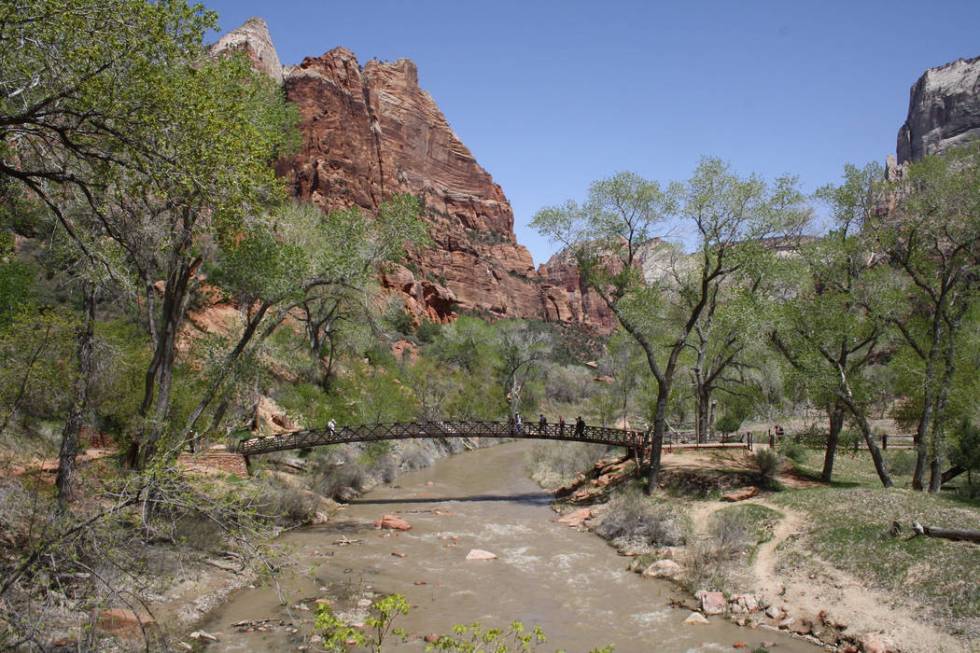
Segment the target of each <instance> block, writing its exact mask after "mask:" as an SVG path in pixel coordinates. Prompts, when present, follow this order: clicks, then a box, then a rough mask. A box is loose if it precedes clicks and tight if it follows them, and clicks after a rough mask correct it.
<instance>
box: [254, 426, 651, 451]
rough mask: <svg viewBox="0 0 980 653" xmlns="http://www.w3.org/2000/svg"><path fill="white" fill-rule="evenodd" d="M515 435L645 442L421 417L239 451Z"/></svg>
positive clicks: (583, 431)
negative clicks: (428, 419) (380, 441)
mask: <svg viewBox="0 0 980 653" xmlns="http://www.w3.org/2000/svg"><path fill="white" fill-rule="evenodd" d="M461 437H463V438H477V437H478V438H511V439H524V440H564V441H567V442H587V443H592V444H606V445H611V446H615V447H628V448H630V447H638V446H641V445H642V444H643V438H644V433H643V432H642V431H630V430H625V429H614V428H607V427H605V426H588V425H586V426H585V427H584V428H579V429H576V428H575V425H574V424H564V425H562V424H546V425H544V426H541V425H538V424H523V425H522V426H520V427H518V426H515V425H514V424H511V423H509V422H487V421H421V422H402V423H396V424H361V425H359V426H338V427H336V428H335V429H333V430H330V429H325V428H324V429H306V430H302V431H289V432H286V433H280V434H278V435H270V436H267V437H254V438H249V439H247V440H242V441H241V442H239V443H238V444H237V445H236V447H235V451H236V452H237V453H240V454H243V455H245V456H256V455H260V454H265V453H272V452H274V451H288V450H290V449H309V448H312V447H321V446H324V445H328V444H346V443H349V442H376V441H379V440H412V439H426V438H461Z"/></svg>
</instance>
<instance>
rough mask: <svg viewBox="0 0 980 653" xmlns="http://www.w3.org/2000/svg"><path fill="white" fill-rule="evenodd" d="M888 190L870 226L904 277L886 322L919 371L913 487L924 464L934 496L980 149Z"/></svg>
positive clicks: (975, 229)
mask: <svg viewBox="0 0 980 653" xmlns="http://www.w3.org/2000/svg"><path fill="white" fill-rule="evenodd" d="M888 192H889V194H890V196H891V197H892V198H894V199H895V204H894V207H893V208H891V210H889V211H885V212H882V213H883V214H882V215H881V216H879V217H878V218H877V219H875V220H874V221H873V223H872V224H871V225H869V226H870V231H871V233H872V234H873V236H874V238H875V241H876V243H877V245H878V247H880V248H881V250H882V251H884V252H886V253H887V255H888V256H889V259H890V261H891V263H892V266H893V268H894V269H896V270H898V271H900V272H901V273H902V274H901V275H900V276H899V277H898V278H897V279H896V282H897V287H896V289H895V290H896V292H895V297H894V299H895V302H894V304H895V305H894V307H893V309H892V310H891V311H890V313H889V314H888V320H889V321H890V323H891V324H892V325H894V326H895V328H896V329H897V330H898V332H899V333H900V334H901V336H902V338H903V340H904V342H905V343H906V345H907V346H908V347H909V348H910V349H911V350H912V352H914V354H915V356H916V357H918V359H919V360H920V362H921V365H922V369H921V372H920V374H921V383H920V384H918V388H919V392H918V397H916V403H917V404H918V406H919V417H918V423H917V426H916V433H915V446H916V465H915V472H914V474H913V477H912V486H913V487H914V488H915V489H918V490H921V489H924V487H925V468H926V464H927V463H928V465H929V472H930V474H929V483H928V487H929V491H930V492H938V491H939V489H940V487H941V486H942V483H943V469H942V466H943V464H944V461H945V459H946V455H947V453H946V429H947V426H948V418H949V398H950V392H951V390H952V385H953V380H954V378H955V377H956V367H957V360H958V357H959V352H958V349H957V343H958V341H959V336H960V333H961V330H962V327H963V325H964V324H965V321H964V318H965V316H966V315H967V314H968V311H969V310H970V307H971V306H972V305H974V304H975V303H976V301H977V287H978V280H980V147H978V146H975V145H974V146H969V147H965V148H957V149H955V150H951V151H948V152H946V153H944V154H943V155H941V156H930V157H926V158H924V159H922V160H921V161H918V162H916V163H913V164H912V165H911V166H909V167H908V168H907V169H906V171H905V172H904V174H903V175H902V177H901V178H900V179H898V180H897V181H894V182H893V183H892V184H890V187H889V188H888Z"/></svg>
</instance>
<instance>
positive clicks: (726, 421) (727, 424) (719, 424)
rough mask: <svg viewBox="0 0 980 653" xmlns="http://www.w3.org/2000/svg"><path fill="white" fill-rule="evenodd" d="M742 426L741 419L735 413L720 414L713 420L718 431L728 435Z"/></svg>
mask: <svg viewBox="0 0 980 653" xmlns="http://www.w3.org/2000/svg"><path fill="white" fill-rule="evenodd" d="M741 426H742V419H741V418H739V417H738V416H736V415H731V414H725V415H722V416H721V417H720V418H718V420H717V421H716V422H715V429H717V430H718V432H720V433H724V434H725V435H728V434H729V433H734V432H735V431H737V430H738V429H739V428H740V427H741Z"/></svg>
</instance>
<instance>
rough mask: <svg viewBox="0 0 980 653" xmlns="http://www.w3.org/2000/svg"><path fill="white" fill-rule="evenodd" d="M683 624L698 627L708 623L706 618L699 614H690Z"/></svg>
mask: <svg viewBox="0 0 980 653" xmlns="http://www.w3.org/2000/svg"><path fill="white" fill-rule="evenodd" d="M684 623H686V624H690V625H692V626H700V625H704V624H706V623H708V618H707V617H706V616H704V615H703V614H701V613H700V612H692V613H691V614H689V615H688V616H687V619H685V620H684Z"/></svg>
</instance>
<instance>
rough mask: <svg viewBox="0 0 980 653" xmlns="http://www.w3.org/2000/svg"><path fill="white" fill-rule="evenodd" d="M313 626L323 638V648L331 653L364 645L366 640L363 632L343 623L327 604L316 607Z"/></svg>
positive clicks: (339, 652)
mask: <svg viewBox="0 0 980 653" xmlns="http://www.w3.org/2000/svg"><path fill="white" fill-rule="evenodd" d="M313 628H314V629H315V630H316V632H317V634H318V635H320V637H322V638H323V642H322V643H321V645H322V646H323V648H324V649H325V650H327V651H330V652H331V653H343V652H344V651H347V650H348V649H351V648H353V647H355V646H364V645H365V643H366V642H367V638H366V637H365V636H364V633H362V632H361V631H360V630H358V629H357V628H354V627H353V626H349V625H348V624H346V623H344V621H343V620H342V619H341V618H340V617H338V616H337V615H335V614H334V612H333V608H331V607H330V606H329V605H321V606H320V607H319V608H318V609H317V613H316V620H315V621H314V622H313Z"/></svg>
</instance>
